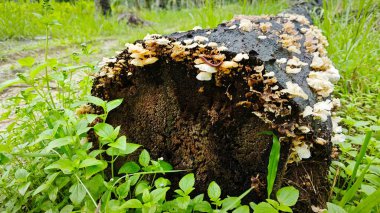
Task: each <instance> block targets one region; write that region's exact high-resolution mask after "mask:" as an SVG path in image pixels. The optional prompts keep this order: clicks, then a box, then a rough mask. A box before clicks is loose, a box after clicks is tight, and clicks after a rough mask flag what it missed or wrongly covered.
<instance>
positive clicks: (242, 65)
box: [92, 14, 339, 212]
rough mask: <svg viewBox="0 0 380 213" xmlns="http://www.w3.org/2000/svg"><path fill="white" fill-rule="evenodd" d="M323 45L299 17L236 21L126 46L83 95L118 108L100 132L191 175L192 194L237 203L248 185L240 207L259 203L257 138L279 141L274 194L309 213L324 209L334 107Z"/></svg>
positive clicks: (263, 157)
mask: <svg viewBox="0 0 380 213" xmlns="http://www.w3.org/2000/svg"><path fill="white" fill-rule="evenodd" d="M326 45H327V40H326V38H325V37H324V36H323V35H322V33H321V31H320V30H319V29H318V28H317V27H315V26H313V25H311V24H310V22H309V20H308V19H307V18H305V17H304V16H302V15H296V14H280V15H277V16H237V17H235V18H234V19H233V20H232V21H230V22H227V23H222V24H220V25H219V26H218V27H217V28H215V29H194V30H191V31H188V32H178V33H173V34H171V35H167V36H160V35H148V36H146V37H145V38H144V40H139V41H136V42H135V43H134V44H127V45H126V46H127V48H126V49H125V50H124V51H123V52H121V53H120V54H119V55H117V57H116V58H112V59H107V60H105V61H104V63H105V65H104V66H103V67H102V69H101V71H100V72H99V73H97V74H96V77H95V81H94V86H93V90H92V94H93V95H94V96H98V97H100V98H103V99H105V100H113V99H117V98H123V99H124V102H123V104H122V105H121V106H120V107H118V108H117V109H116V110H115V111H112V112H111V113H110V114H109V117H108V119H107V122H108V123H110V124H112V125H114V126H118V125H120V126H121V133H122V134H125V135H126V136H127V137H129V138H130V139H131V140H132V141H134V142H136V143H140V144H142V145H143V146H144V148H146V149H147V150H149V152H150V153H151V155H152V157H153V158H156V159H157V158H159V157H163V158H164V159H165V160H166V161H168V162H170V163H171V164H172V165H173V166H174V168H175V169H192V170H193V172H194V173H195V175H196V180H197V182H196V189H197V192H202V193H203V192H206V190H207V186H208V184H209V183H210V182H211V181H212V180H215V181H216V182H217V183H218V184H220V185H221V187H222V191H223V193H224V194H225V195H227V194H228V195H231V196H232V195H240V194H241V193H242V192H243V191H245V190H246V189H248V188H249V187H250V186H251V184H252V183H251V179H252V178H256V177H257V178H258V179H259V180H260V182H261V184H259V186H256V189H255V193H251V195H250V197H249V199H250V200H254V201H262V200H264V199H265V198H266V196H267V195H266V175H267V166H268V160H269V153H270V150H271V145H272V138H271V137H270V136H265V135H260V134H259V133H260V132H262V131H273V132H274V133H275V134H276V135H278V137H279V138H280V141H281V157H280V161H279V167H278V174H277V178H276V183H275V190H276V189H278V188H279V187H282V186H286V185H292V186H295V187H296V188H297V189H299V191H300V199H299V202H298V204H297V206H296V209H295V211H296V212H312V210H311V206H312V205H314V206H316V207H320V208H323V207H325V204H326V201H327V199H328V192H329V190H330V186H329V182H328V178H327V174H328V168H329V165H330V154H331V148H332V145H331V137H332V136H334V133H333V128H332V119H331V115H332V111H333V110H334V108H335V107H336V106H337V105H338V101H336V100H334V99H331V97H330V93H331V92H332V91H333V84H332V83H333V82H335V81H337V80H338V79H339V74H338V71H337V70H336V69H335V68H334V67H333V65H332V64H331V61H330V60H329V59H328V58H327V56H326V50H325V46H326ZM334 125H335V124H334ZM335 136H336V137H335ZM335 136H334V138H338V136H339V135H338V134H336V135H335ZM121 163H122V162H121ZM120 165H121V164H120ZM181 175H182V174H177V175H174V176H175V177H173V178H174V179H175V178H176V177H177V178H178V177H179V176H181Z"/></svg>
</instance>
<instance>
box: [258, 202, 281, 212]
mask: <svg viewBox="0 0 380 213" xmlns="http://www.w3.org/2000/svg"><path fill="white" fill-rule="evenodd" d="M254 212H255V213H278V211H277V210H276V209H275V208H273V206H271V205H270V204H269V203H266V202H261V203H259V204H257V205H256V206H255V211H254Z"/></svg>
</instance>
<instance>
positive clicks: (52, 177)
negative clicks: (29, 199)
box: [32, 172, 61, 196]
mask: <svg viewBox="0 0 380 213" xmlns="http://www.w3.org/2000/svg"><path fill="white" fill-rule="evenodd" d="M59 173H61V172H56V173H53V174H51V175H49V176H48V179H47V181H46V182H45V183H43V184H41V185H40V186H39V187H38V188H37V189H36V190H34V192H33V194H32V196H35V195H36V194H38V193H40V192H42V191H44V190H46V189H47V188H49V187H50V186H51V184H52V183H53V181H54V180H55V178H56V177H57V176H58V175H59Z"/></svg>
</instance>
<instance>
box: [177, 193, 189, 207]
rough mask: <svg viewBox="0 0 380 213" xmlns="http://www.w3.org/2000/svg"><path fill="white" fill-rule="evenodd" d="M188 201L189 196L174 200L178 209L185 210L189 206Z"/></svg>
mask: <svg viewBox="0 0 380 213" xmlns="http://www.w3.org/2000/svg"><path fill="white" fill-rule="evenodd" d="M190 200H191V199H190V196H185V197H177V198H176V199H175V201H176V203H177V205H178V207H179V208H180V209H186V208H187V207H188V206H189V203H190Z"/></svg>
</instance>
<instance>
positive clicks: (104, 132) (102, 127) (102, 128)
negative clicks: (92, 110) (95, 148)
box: [94, 123, 114, 138]
mask: <svg viewBox="0 0 380 213" xmlns="http://www.w3.org/2000/svg"><path fill="white" fill-rule="evenodd" d="M94 130H95V133H96V134H97V135H99V136H100V137H102V138H109V137H110V136H111V135H112V133H113V130H114V129H113V127H112V126H111V125H109V124H107V123H98V124H96V125H95V126H94Z"/></svg>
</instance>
